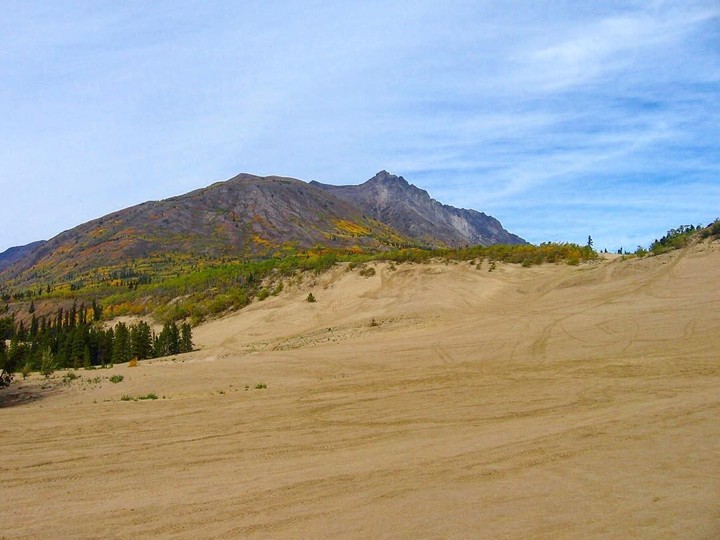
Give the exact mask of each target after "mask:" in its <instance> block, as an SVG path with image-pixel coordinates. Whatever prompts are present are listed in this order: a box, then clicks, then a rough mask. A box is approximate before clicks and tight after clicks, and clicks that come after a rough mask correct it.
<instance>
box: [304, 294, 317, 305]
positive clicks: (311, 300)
mask: <svg viewBox="0 0 720 540" xmlns="http://www.w3.org/2000/svg"><path fill="white" fill-rule="evenodd" d="M306 300H307V301H308V302H310V303H313V302H317V300H316V299H315V295H314V294H313V293H308V295H307V299H306Z"/></svg>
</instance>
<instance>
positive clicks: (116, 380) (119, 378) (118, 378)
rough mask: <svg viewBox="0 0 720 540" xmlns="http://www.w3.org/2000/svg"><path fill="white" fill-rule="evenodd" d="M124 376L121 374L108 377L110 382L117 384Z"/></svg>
mask: <svg viewBox="0 0 720 540" xmlns="http://www.w3.org/2000/svg"><path fill="white" fill-rule="evenodd" d="M124 378H125V377H124V376H122V375H113V376H112V377H110V382H111V383H113V384H117V383H119V382H122V381H123V379H124Z"/></svg>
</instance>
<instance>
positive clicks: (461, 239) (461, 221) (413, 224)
mask: <svg viewBox="0 0 720 540" xmlns="http://www.w3.org/2000/svg"><path fill="white" fill-rule="evenodd" d="M311 184H312V185H314V186H317V187H319V188H321V189H323V190H325V191H327V192H328V193H332V194H333V195H335V196H336V197H339V198H341V199H343V200H345V201H347V202H349V203H350V204H353V205H356V206H357V207H358V208H360V209H362V211H363V212H364V213H365V214H366V215H370V216H372V217H373V218H375V219H377V220H379V221H382V222H383V223H386V224H388V225H389V226H391V227H393V228H394V229H396V230H398V231H400V232H401V233H403V234H406V235H407V236H410V237H412V238H415V239H416V240H418V241H421V242H424V243H426V244H428V245H437V244H438V242H440V243H442V244H445V245H447V246H451V247H459V246H463V245H477V244H482V245H484V246H488V245H491V244H525V243H526V242H525V240H523V239H522V238H520V237H519V236H516V235H514V234H511V233H509V232H508V231H506V230H505V229H504V228H503V226H502V225H501V224H500V222H499V221H498V220H497V219H495V218H493V217H491V216H488V215H487V214H484V213H482V212H478V211H476V210H466V209H462V208H455V207H453V206H448V205H445V204H442V203H440V202H438V201H436V200H435V199H432V198H431V197H430V195H429V194H428V192H427V191H425V190H422V189H420V188H418V187H416V186H414V185H412V184H409V183H408V182H407V180H405V179H404V178H403V177H402V176H395V175H392V174H390V173H388V172H387V171H380V172H379V173H378V174H376V175H375V176H374V177H372V178H371V179H370V180H368V181H367V182H365V183H364V184H360V185H358V186H333V185H329V184H321V183H319V182H311Z"/></svg>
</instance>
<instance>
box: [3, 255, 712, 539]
mask: <svg viewBox="0 0 720 540" xmlns="http://www.w3.org/2000/svg"><path fill="white" fill-rule="evenodd" d="M346 270H347V269H346V268H345V267H336V268H334V269H333V270H332V271H331V272H329V273H327V274H325V275H322V276H306V277H305V278H304V280H303V282H302V283H300V284H298V283H294V284H290V283H288V284H286V287H285V289H284V291H283V293H282V294H281V295H279V296H278V297H273V298H269V299H267V300H265V301H263V302H257V303H255V304H253V305H251V306H249V307H248V308H246V309H245V310H243V311H242V312H240V313H238V314H235V315H232V316H230V317H227V318H224V319H222V320H219V321H215V322H211V323H208V324H205V325H204V326H201V327H199V328H197V329H196V330H195V334H194V335H195V342H196V344H197V345H198V347H199V350H198V351H196V352H194V353H191V354H188V355H182V356H177V357H175V358H169V359H163V360H158V361H152V362H144V363H142V364H141V365H140V366H139V367H137V368H130V367H128V366H116V367H115V368H113V369H112V370H98V371H80V372H78V373H79V374H81V375H82V379H78V380H75V381H73V382H71V383H68V384H61V383H60V377H61V376H62V375H63V374H62V373H58V374H56V379H54V381H52V382H53V384H50V385H48V384H47V383H44V382H43V381H41V380H40V379H39V378H37V377H35V378H32V379H29V380H28V381H20V383H19V386H20V387H19V388H18V386H17V385H16V386H14V387H13V388H11V389H9V390H4V391H3V392H2V399H3V403H4V404H5V405H6V406H5V407H3V408H0V448H1V449H2V455H3V460H2V461H1V462H0V475H1V478H2V494H3V501H4V502H3V505H2V511H1V515H2V525H3V527H2V532H1V533H0V536H1V537H3V538H5V537H7V538H16V537H20V538H23V537H24V538H43V537H45V538H60V537H73V538H78V537H131V536H167V537H173V536H175V537H185V538H204V537H221V538H236V537H245V536H260V537H264V536H272V537H287V538H298V537H304V538H317V537H351V538H377V537H402V538H416V537H425V538H456V537H459V538H463V537H464V538H485V537H488V538H489V537H497V538H531V537H532V538H578V537H595V538H597V537H602V538H680V537H682V538H718V537H720V504H719V503H718V501H720V352H719V351H720V245H719V244H718V243H715V244H708V243H705V244H700V245H698V246H695V247H693V248H690V249H688V250H684V251H678V252H675V253H672V254H668V255H663V256H659V257H653V258H646V259H639V260H637V259H631V260H621V259H613V260H607V261H602V262H599V263H594V264H589V265H583V266H579V267H571V266H564V265H562V266H554V265H546V266H542V267H536V268H529V269H527V268H521V267H519V266H512V265H498V267H497V269H495V270H494V271H493V272H489V271H488V266H487V263H486V264H485V265H483V266H482V267H481V268H480V269H477V268H476V267H475V266H474V265H470V264H467V263H461V264H445V263H435V264H431V265H409V264H406V265H399V266H397V268H393V267H391V266H389V265H387V264H378V265H377V266H376V271H377V272H376V275H374V276H372V277H368V278H366V277H363V276H360V275H359V274H358V272H357V270H355V271H353V272H348V271H346ZM309 291H312V292H313V294H314V295H315V296H316V297H317V299H318V301H317V302H316V303H308V302H306V301H305V297H306V296H307V293H308V292H309ZM111 374H122V375H124V380H123V381H122V382H121V383H118V384H112V383H111V382H110V381H109V380H108V379H107V377H109V376H110V375H111ZM96 377H99V379H95V378H96ZM259 383H263V384H265V385H267V388H265V389H256V385H258V384H259ZM43 384H44V385H45V386H49V387H48V388H45V389H42V388H41V386H42V385H43ZM150 392H153V393H156V394H157V395H158V397H159V398H160V399H157V400H139V401H122V400H121V396H123V395H129V396H133V397H137V396H141V395H145V394H147V393H150Z"/></svg>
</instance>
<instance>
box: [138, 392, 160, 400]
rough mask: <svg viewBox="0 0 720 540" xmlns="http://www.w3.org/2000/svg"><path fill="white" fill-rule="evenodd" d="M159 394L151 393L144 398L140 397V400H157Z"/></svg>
mask: <svg viewBox="0 0 720 540" xmlns="http://www.w3.org/2000/svg"><path fill="white" fill-rule="evenodd" d="M157 398H158V397H157V394H156V393H155V392H150V393H149V394H145V395H144V396H139V397H138V399H157Z"/></svg>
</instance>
